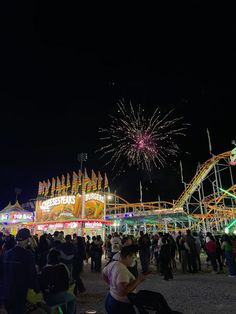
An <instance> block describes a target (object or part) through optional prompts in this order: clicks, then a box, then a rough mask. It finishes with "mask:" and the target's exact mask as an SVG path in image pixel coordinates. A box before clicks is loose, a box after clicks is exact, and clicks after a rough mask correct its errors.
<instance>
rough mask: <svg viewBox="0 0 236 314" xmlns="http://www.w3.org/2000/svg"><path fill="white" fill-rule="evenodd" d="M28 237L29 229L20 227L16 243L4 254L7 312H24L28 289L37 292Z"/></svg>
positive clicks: (10, 313)
mask: <svg viewBox="0 0 236 314" xmlns="http://www.w3.org/2000/svg"><path fill="white" fill-rule="evenodd" d="M29 238H30V231H29V229H27V228H23V229H20V230H19V231H18V232H17V235H16V245H15V246H14V247H13V248H12V249H10V250H9V251H7V252H6V253H5V255H4V259H3V270H4V274H3V276H4V278H3V286H4V287H3V288H4V300H5V307H6V310H7V312H8V313H9V314H23V313H24V308H25V303H26V296H27V292H28V289H33V290H34V291H35V292H39V284H38V280H37V273H36V268H35V260H34V256H33V254H32V253H31V252H30V251H29V250H27V249H26V247H27V245H28V243H29Z"/></svg>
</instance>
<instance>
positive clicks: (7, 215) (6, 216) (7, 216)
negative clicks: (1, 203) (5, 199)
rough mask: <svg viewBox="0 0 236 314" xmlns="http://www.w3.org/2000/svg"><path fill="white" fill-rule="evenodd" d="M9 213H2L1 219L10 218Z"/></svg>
mask: <svg viewBox="0 0 236 314" xmlns="http://www.w3.org/2000/svg"><path fill="white" fill-rule="evenodd" d="M8 218H9V214H0V221H5V220H8Z"/></svg>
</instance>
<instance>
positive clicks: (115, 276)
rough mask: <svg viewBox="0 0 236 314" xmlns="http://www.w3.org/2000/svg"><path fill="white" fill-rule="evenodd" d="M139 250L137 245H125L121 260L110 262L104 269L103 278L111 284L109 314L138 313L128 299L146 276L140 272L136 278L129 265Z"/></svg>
mask: <svg viewBox="0 0 236 314" xmlns="http://www.w3.org/2000/svg"><path fill="white" fill-rule="evenodd" d="M137 251H138V248H137V246H136V245H129V246H124V247H123V248H122V249H121V252H120V259H119V261H113V262H110V263H109V264H108V265H107V266H106V267H105V268H104V269H103V279H104V281H105V282H106V283H107V284H109V286H110V291H109V294H108V295H107V298H106V302H105V307H106V311H107V313H108V314H120V313H122V314H134V313H136V312H135V310H134V307H133V305H132V304H131V303H130V301H129V299H128V294H129V293H130V292H134V291H135V289H136V288H137V287H138V286H139V285H140V284H141V283H142V282H143V281H144V280H145V278H146V277H145V275H143V274H140V275H139V276H138V277H137V278H135V277H134V276H133V275H132V274H131V272H130V271H129V270H128V268H127V267H130V266H131V265H132V263H133V260H134V259H135V256H136V253H137Z"/></svg>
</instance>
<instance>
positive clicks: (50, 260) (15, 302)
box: [0, 228, 236, 314]
mask: <svg viewBox="0 0 236 314" xmlns="http://www.w3.org/2000/svg"><path fill="white" fill-rule="evenodd" d="M201 252H204V253H205V256H206V263H208V264H209V265H211V266H210V267H212V273H213V274H218V273H222V272H223V270H224V268H223V267H224V266H225V267H227V269H228V272H227V273H228V276H229V277H232V278H233V277H236V266H235V265H236V264H235V258H236V237H235V236H234V235H227V234H224V235H222V236H214V235H213V234H211V233H209V232H208V233H207V234H206V236H205V237H203V236H202V235H199V234H197V233H196V232H193V233H192V232H191V231H190V230H187V232H181V231H179V233H178V234H177V235H171V234H169V233H163V232H158V233H156V234H144V232H143V231H141V232H140V234H139V236H137V237H134V236H132V235H123V234H121V233H117V232H114V233H113V234H112V235H107V236H106V238H105V240H104V241H103V240H102V238H101V236H99V235H98V236H93V237H92V238H90V236H87V237H86V238H85V237H80V236H77V234H73V235H69V234H67V235H64V232H63V231H60V232H59V231H55V232H54V234H53V235H51V234H46V233H45V234H43V235H41V236H40V237H39V236H38V235H37V234H35V235H31V234H30V231H29V230H28V229H26V228H23V229H20V230H19V231H18V233H17V234H16V236H13V235H11V234H7V235H6V234H3V233H1V232H0V302H2V303H3V304H4V306H5V309H6V311H7V313H9V314H15V313H17V314H21V313H25V306H26V303H27V302H28V301H27V298H28V292H29V289H31V290H33V291H34V292H35V293H36V294H39V293H41V295H42V302H44V303H45V304H47V305H48V306H54V305H57V304H64V303H65V304H66V305H67V306H66V313H69V314H74V313H75V311H76V295H77V294H78V293H83V292H85V291H86V288H85V286H84V283H83V281H82V279H81V272H82V271H83V267H84V263H86V262H87V263H89V264H90V270H91V271H92V272H97V273H100V272H102V276H103V279H104V280H105V281H106V282H107V283H108V284H109V286H110V289H109V294H108V296H107V298H106V302H105V307H106V311H107V313H109V314H115V313H118V312H117V309H120V312H119V313H121V312H122V313H126V312H127V313H132V304H131V303H130V300H129V299H128V296H129V294H130V293H132V292H134V290H135V289H136V288H137V287H138V286H139V284H140V283H141V282H143V280H145V278H146V276H148V275H149V273H150V264H151V263H153V264H155V265H156V269H157V271H158V272H159V273H160V274H161V275H162V276H163V280H164V281H168V280H171V279H173V277H174V273H175V272H176V267H177V266H176V260H177V259H178V260H179V263H180V265H181V269H180V271H182V272H183V273H187V272H188V273H192V274H195V273H197V272H199V271H201V270H202V259H201V256H200V254H201ZM136 253H138V255H137V254H136ZM103 254H104V255H105V260H106V265H105V267H104V269H102V255H103ZM138 258H139V259H138ZM139 261H140V266H141V267H140V270H141V271H139V268H138V263H139ZM163 302H164V301H163ZM163 304H164V303H163Z"/></svg>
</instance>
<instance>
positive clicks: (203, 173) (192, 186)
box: [174, 151, 231, 208]
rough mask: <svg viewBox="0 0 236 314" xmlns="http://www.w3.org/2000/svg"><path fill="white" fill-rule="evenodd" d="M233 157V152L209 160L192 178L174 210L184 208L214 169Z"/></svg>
mask: <svg viewBox="0 0 236 314" xmlns="http://www.w3.org/2000/svg"><path fill="white" fill-rule="evenodd" d="M230 155H231V151H228V152H225V153H222V154H219V155H216V156H213V157H212V158H210V159H208V160H207V161H206V162H205V163H204V164H202V166H201V167H200V168H199V170H198V171H197V173H196V175H195V176H194V177H193V178H192V180H191V181H190V182H189V184H188V185H187V188H186V189H185V190H184V191H183V193H182V194H181V195H180V197H179V198H178V199H177V201H176V202H175V205H174V208H176V207H177V208H180V207H183V205H184V203H185V202H186V201H187V200H188V198H189V197H190V196H191V195H192V194H193V193H194V192H195V191H196V189H197V187H198V186H199V185H200V183H201V182H202V181H203V180H204V179H205V178H206V177H207V175H208V174H209V172H210V171H211V170H212V169H213V167H214V166H215V165H216V164H217V163H218V162H219V161H220V160H221V159H223V158H227V157H229V156H230Z"/></svg>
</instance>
